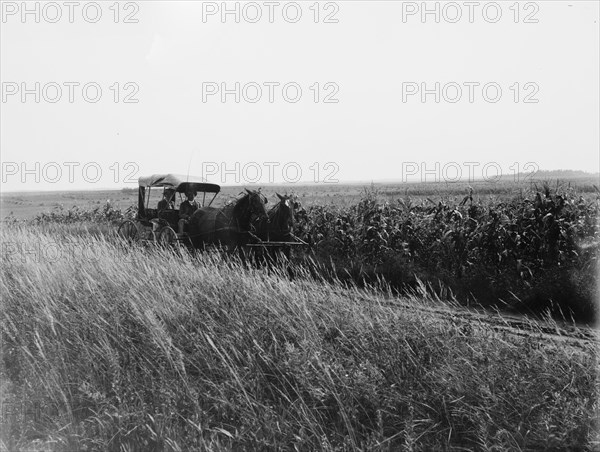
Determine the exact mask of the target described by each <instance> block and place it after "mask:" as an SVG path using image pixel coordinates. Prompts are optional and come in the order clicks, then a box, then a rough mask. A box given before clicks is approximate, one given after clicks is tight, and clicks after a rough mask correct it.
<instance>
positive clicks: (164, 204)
mask: <svg viewBox="0 0 600 452" xmlns="http://www.w3.org/2000/svg"><path fill="white" fill-rule="evenodd" d="M174 196H175V190H173V189H172V188H165V190H164V191H163V199H161V200H160V201H158V213H160V212H162V211H163V210H167V209H174V208H175V199H174Z"/></svg>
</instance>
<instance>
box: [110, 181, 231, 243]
mask: <svg viewBox="0 0 600 452" xmlns="http://www.w3.org/2000/svg"><path fill="white" fill-rule="evenodd" d="M138 185H139V187H138V209H137V215H136V217H135V219H134V220H126V221H124V222H123V223H121V225H120V226H119V230H118V233H119V235H120V236H121V237H123V238H125V239H127V240H128V241H130V242H136V241H146V242H148V241H150V242H158V243H163V244H164V243H173V242H176V241H178V240H181V239H183V238H184V237H182V236H183V235H184V234H178V232H176V231H178V229H179V225H178V223H179V220H180V218H179V216H180V209H179V208H178V207H181V204H183V202H184V201H183V195H184V194H186V193H189V192H192V193H194V194H199V193H202V201H201V207H206V206H210V205H211V204H212V202H213V201H214V199H215V197H216V196H217V194H218V193H219V192H220V191H221V187H220V186H219V185H217V184H212V183H209V182H207V181H206V180H205V179H203V178H201V177H197V176H182V175H177V174H153V175H152V176H147V177H140V178H139V180H138ZM156 192H158V193H159V196H160V198H158V201H157V197H156V196H153V195H155V194H156ZM207 195H208V196H207ZM211 195H212V196H211ZM178 196H179V199H177V197H178ZM207 197H208V199H207ZM161 198H162V199H161ZM151 202H154V203H157V204H156V206H157V207H156V208H153V207H152V205H153V204H151ZM207 202H208V204H207ZM161 203H163V205H162V206H161Z"/></svg>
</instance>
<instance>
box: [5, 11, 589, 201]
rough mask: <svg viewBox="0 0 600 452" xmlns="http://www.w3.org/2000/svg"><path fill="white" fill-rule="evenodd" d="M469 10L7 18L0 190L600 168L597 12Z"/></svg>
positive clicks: (91, 13) (92, 13) (44, 13)
mask: <svg viewBox="0 0 600 452" xmlns="http://www.w3.org/2000/svg"><path fill="white" fill-rule="evenodd" d="M477 3H478V4H477V5H475V4H469V3H468V2H427V7H428V8H429V9H430V11H431V12H430V13H429V14H426V15H425V16H423V15H422V12H423V11H421V9H422V2H416V3H415V2H400V1H397V2H393V1H368V2H367V1H337V2H320V4H317V5H314V2H312V1H311V2H300V3H298V4H294V3H290V2H278V4H269V3H268V2H256V3H251V4H247V3H245V2H227V8H229V9H230V10H231V11H234V12H233V13H230V14H227V15H225V16H224V17H223V16H222V14H221V13H222V7H223V4H222V2H217V3H213V2H196V1H180V2H174V1H170V2H159V1H138V2H129V3H127V2H122V3H120V5H119V8H115V7H114V6H113V7H111V5H112V4H113V2H106V3H103V2H102V3H99V4H98V5H99V7H98V6H97V4H92V3H90V2H79V4H78V5H75V6H69V5H65V4H64V3H63V2H56V3H52V4H47V3H45V2H28V3H27V7H28V8H29V9H30V12H29V13H27V14H25V15H23V11H22V4H21V2H20V1H19V2H2V21H1V23H0V26H1V33H0V38H1V46H0V52H1V69H0V78H1V81H2V103H1V119H0V126H1V131H0V132H1V133H0V137H1V138H0V145H1V151H2V152H1V154H2V155H1V157H2V164H3V167H2V177H3V184H2V187H3V190H22V189H27V190H32V189H33V190H36V189H37V190H57V189H60V190H69V189H94V188H101V187H114V188H119V187H122V186H132V187H133V186H135V183H133V182H132V181H135V180H137V177H139V176H142V175H147V174H152V173H167V172H170V173H183V174H186V173H190V174H196V175H204V176H206V177H207V178H208V179H210V180H211V181H212V182H215V183H221V184H223V183H236V182H239V183H242V184H247V185H249V184H250V183H251V182H253V181H257V182H258V183H260V184H261V185H263V186H264V185H265V184H266V183H267V182H269V181H270V180H272V181H275V182H283V181H286V180H287V181H295V180H298V179H299V180H302V181H315V182H319V183H322V182H323V181H324V180H326V181H330V182H331V181H335V180H339V181H352V180H363V181H365V180H366V181H370V180H375V181H376V180H384V179H388V180H389V179H397V180H401V179H402V178H405V177H406V176H410V177H411V178H412V179H413V180H414V178H419V177H422V176H423V174H422V173H423V170H424V169H426V170H428V171H429V172H430V175H429V179H428V180H433V179H440V178H444V177H446V178H454V177H456V175H457V174H458V172H459V171H461V172H462V173H461V176H462V180H465V179H466V178H467V177H468V176H469V172H471V174H473V175H474V176H476V177H477V176H481V175H482V171H483V168H484V167H485V168H486V171H487V173H488V175H489V174H492V175H493V174H495V173H497V172H498V171H501V172H502V173H503V174H507V173H512V172H515V171H516V170H521V171H528V170H531V169H533V168H539V169H546V170H551V169H574V170H584V171H590V172H596V171H598V169H599V162H600V156H599V149H600V144H599V124H600V118H599V111H600V106H599V92H598V90H599V79H600V76H599V48H598V47H599V44H598V43H599V41H600V38H599V25H598V16H599V6H598V5H599V2H596V1H574V0H571V1H568V2H563V1H551V2H550V1H542V2H519V3H518V4H517V5H516V6H515V5H514V3H515V2H512V1H510V2H499V3H493V2H477ZM70 8H71V9H70ZM236 8H237V9H238V11H239V15H237V17H236V13H235V10H236ZM436 8H437V11H439V15H437V17H436V14H437V13H436ZM38 12H39V14H38ZM99 13H101V16H98V14H99ZM299 13H301V16H298V14H299ZM59 14H60V16H59ZM499 14H501V16H499ZM236 19H237V20H239V23H238V22H236ZM36 20H39V22H36ZM437 20H439V22H438V21H437ZM115 21H116V23H115ZM315 22H316V23H315ZM36 83H39V85H36ZM236 83H239V90H238V89H236V86H237V85H236ZM436 83H439V85H436ZM84 86H85V87H86V88H85V90H84V89H83V88H84ZM284 86H285V89H284ZM438 86H439V89H438V88H437V87H438ZM98 87H99V88H100V89H101V92H98V91H97V89H98ZM57 88H59V89H60V91H59V89H57ZM223 88H225V89H227V90H229V91H228V93H226V95H225V97H224V98H223V97H222V92H221V91H222V89H223ZM257 88H260V91H259V90H258V89H257ZM298 88H300V90H301V92H300V91H298ZM423 88H425V89H426V90H428V91H427V93H426V94H425V96H424V97H423V96H422V94H423V93H422V89H423ZM23 89H26V90H29V92H28V93H26V94H24V93H23ZM459 89H460V91H459ZM498 90H500V91H498ZM236 91H237V92H236ZM70 96H71V97H72V98H71V99H70ZM270 96H272V99H270ZM36 97H38V99H36ZM236 97H239V99H237V100H239V102H236ZM436 97H438V99H436ZM36 100H37V101H39V102H36ZM71 100H72V102H71ZM126 100H127V102H126ZM271 100H272V102H271ZM436 100H438V101H439V102H436ZM471 100H472V102H471ZM132 101H137V102H132ZM326 101H327V102H326ZM336 101H337V102H336ZM236 162H237V163H238V164H239V166H238V167H236ZM436 162H437V163H438V164H439V165H440V166H439V167H436ZM422 163H423V164H424V166H422V165H421V164H422ZM528 163H531V165H530V166H528V167H526V166H525V165H526V164H528ZM36 165H37V166H36ZM532 165H533V166H532ZM84 168H85V171H84ZM436 168H438V169H436ZM490 168H491V169H490ZM24 169H26V170H28V171H29V173H23V170H24ZM223 169H227V170H228V171H229V173H224V172H223ZM259 173H260V174H259ZM259 176H261V177H259ZM36 178H38V179H39V182H36V180H35V179H36ZM236 179H237V180H236Z"/></svg>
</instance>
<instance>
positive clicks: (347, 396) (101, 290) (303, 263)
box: [0, 180, 600, 451]
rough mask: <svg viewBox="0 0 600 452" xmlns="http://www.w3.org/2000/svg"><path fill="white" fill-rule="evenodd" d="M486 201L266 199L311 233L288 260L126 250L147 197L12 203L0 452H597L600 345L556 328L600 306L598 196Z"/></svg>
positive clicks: (502, 189)
mask: <svg viewBox="0 0 600 452" xmlns="http://www.w3.org/2000/svg"><path fill="white" fill-rule="evenodd" d="M592 182H593V181H592ZM471 187H472V188H473V200H470V201H469V200H465V199H464V197H465V195H466V194H468V187H467V185H466V184H465V185H463V186H458V185H451V186H449V185H445V184H443V185H420V184H413V185H400V184H375V185H374V186H372V187H370V186H369V185H361V184H356V185H332V186H298V187H294V189H293V190H291V189H290V187H268V188H265V189H264V193H265V194H267V196H268V197H269V198H270V202H271V203H274V202H275V200H276V197H275V196H274V193H275V192H288V193H290V192H292V191H293V192H294V193H295V194H296V195H297V197H298V199H299V200H300V201H301V203H302V205H303V206H305V208H306V210H304V209H302V210H301V211H300V212H298V215H299V218H298V222H297V223H296V226H297V228H298V233H299V234H301V233H302V234H304V235H303V237H305V238H306V239H307V240H309V239H314V240H313V241H312V245H311V250H310V252H308V251H307V256H303V257H304V259H301V258H300V257H302V256H300V257H299V256H293V259H292V260H291V261H289V262H285V263H284V264H283V265H282V266H278V265H271V266H263V265H258V266H254V265H248V264H247V263H244V262H242V261H240V260H239V259H237V258H236V257H235V256H228V255H224V254H222V253H219V252H217V251H216V250H212V251H205V252H202V253H194V252H190V251H189V250H187V249H183V248H182V249H179V248H175V249H171V248H166V249H165V248H162V247H160V246H157V245H156V246H155V245H153V244H146V245H144V244H139V243H134V244H130V243H126V242H124V241H123V240H121V239H120V238H119V237H117V235H116V234H115V231H116V229H117V227H118V222H119V221H121V218H122V217H119V216H117V218H118V219H115V218H113V217H111V216H110V215H108V214H107V213H104V214H103V213H102V212H103V209H104V208H105V207H106V205H107V204H106V201H107V200H109V199H110V205H111V206H112V207H113V208H114V209H117V210H116V211H115V212H116V213H118V214H119V215H121V214H122V212H121V211H125V210H126V209H127V208H128V207H130V206H131V205H132V204H135V203H136V201H137V193H136V192H135V191H131V190H129V191H118V190H115V191H97V192H90V191H88V192H73V193H64V192H63V193H59V192H56V193H43V194H36V193H20V194H3V196H2V215H3V218H6V217H7V216H10V217H11V218H13V219H17V220H20V221H13V220H11V221H9V222H8V223H5V226H7V227H3V228H2V231H1V232H0V236H1V242H2V252H3V256H2V261H1V263H0V274H1V278H0V293H1V295H2V304H1V309H0V322H1V323H2V325H3V326H4V328H3V329H2V350H1V351H2V366H1V367H0V380H1V382H2V384H1V386H0V398H1V404H2V417H1V419H0V420H1V425H0V430H1V436H0V449H2V450H5V449H6V450H31V451H48V450H50V451H75V450H111V451H112V450H114V451H122V450H140V451H141V450H156V451H159V450H161V451H162V450H165V451H187V450H207V451H208V450H307V451H308V450H324V451H354V450H356V451H371V450H373V451H396V450H407V451H410V450H490V451H492V450H589V451H592V450H597V448H598V447H599V446H600V436H599V430H598V427H599V426H598V416H599V415H600V406H599V405H598V400H599V397H598V395H599V388H598V358H599V357H600V356H599V345H600V336H599V335H598V331H597V330H596V329H594V328H593V326H591V325H590V324H589V322H587V323H588V324H587V325H582V324H580V323H576V322H574V321H572V320H568V317H569V316H566V317H567V320H557V319H553V318H552V317H551V314H552V315H554V314H556V313H557V312H563V311H562V310H563V309H564V311H565V312H572V313H577V312H579V313H592V314H593V313H594V312H595V311H594V306H593V298H590V297H593V296H594V295H593V294H594V293H595V292H594V290H595V289H594V287H595V284H596V281H595V276H594V275H596V274H597V272H596V269H597V267H596V266H597V261H598V258H597V251H594V250H596V249H597V245H596V241H597V232H596V231H597V229H596V225H595V221H596V220H597V218H596V217H594V215H596V213H597V200H596V196H597V195H596V194H595V192H594V188H593V185H592V183H591V182H590V181H581V180H579V181H577V182H574V181H571V187H569V182H560V183H559V184H558V185H555V188H553V189H552V190H550V189H549V188H548V186H546V188H544V187H541V186H540V187H538V188H539V189H540V190H542V194H541V195H540V192H536V191H535V187H533V188H534V190H531V188H532V187H528V186H525V185H523V186H514V184H513V185H511V184H510V183H503V184H495V185H489V184H487V185H485V184H480V185H477V184H471ZM573 187H575V189H576V190H577V192H576V193H575V192H571V191H570V190H571V189H572V188H573ZM546 189H547V191H546V194H545V195H544V194H543V193H544V190H546ZM240 191H241V188H240V187H226V188H225V189H224V190H223V192H222V193H221V194H220V195H219V198H218V199H219V202H218V203H217V205H221V204H222V203H224V202H225V201H226V200H228V199H230V197H233V196H235V195H237V194H239V193H240ZM427 198H430V199H431V201H428V200H427ZM525 198H527V199H525ZM399 199H400V201H399ZM382 201H389V203H383V202H382ZM412 202H414V204H412ZM60 205H62V206H63V208H64V211H63V213H61V214H60V215H56V216H46V217H41V219H40V218H38V220H37V221H27V219H32V218H34V217H36V216H37V215H38V214H39V213H40V211H42V212H43V211H46V212H48V211H51V210H52V209H54V208H55V207H56V206H60ZM73 206H76V207H77V208H78V209H80V210H81V211H84V212H87V211H89V210H93V209H96V208H100V209H99V210H100V213H99V214H98V215H95V216H92V217H91V218H94V219H95V220H94V222H91V221H90V220H89V219H87V220H81V219H77V218H78V217H76V218H75V219H73V217H71V216H69V215H68V213H69V212H70V211H71V210H73ZM108 213H114V212H112V211H110V212H108ZM549 213H551V215H552V216H555V217H556V221H554V220H553V221H549V220H548V219H549V218H551V216H549ZM473 223H477V227H473ZM561 232H562V235H561ZM521 236H523V237H522V238H520V237H521ZM580 236H581V237H580ZM465 237H466V239H465ZM556 237H558V238H559V239H556ZM560 237H562V239H561V238H560ZM517 238H518V240H517ZM511 240H512V241H511ZM582 243H583V245H582ZM590 244H591V245H590ZM584 245H585V246H584ZM595 247H596V248H595ZM575 251H577V253H574V252H575ZM486 253H487V254H486ZM498 256H500V258H498ZM384 258H385V259H384ZM516 259H519V260H518V261H517V262H516V263H518V265H515V261H516ZM524 268H527V270H524ZM370 272H371V273H370ZM370 277H372V278H371V279H369V278H370ZM388 277H390V281H391V280H392V279H393V278H398V279H399V280H400V281H401V282H402V281H404V280H405V279H407V278H412V279H411V280H410V281H409V283H408V284H407V285H408V287H412V290H406V291H403V292H398V291H397V290H393V288H392V286H391V285H388V283H387V282H385V281H384V280H386V278H388ZM444 278H445V279H444ZM482 284H489V286H485V285H482ZM500 285H503V286H502V287H499V288H498V286H500ZM398 287H401V286H398ZM540 287H541V288H542V289H544V290H545V292H544V291H541V292H539V293H537V292H536V291H538V290H540ZM565 287H567V289H566V290H565ZM492 288H494V290H496V289H501V290H505V291H510V292H511V293H513V294H518V295H519V296H521V295H522V294H523V295H527V294H530V293H534V292H535V293H536V294H537V295H536V296H538V298H539V299H540V300H545V301H548V300H550V302H549V304H547V305H543V306H542V308H540V305H537V304H535V303H533V302H532V303H533V304H530V305H528V306H529V309H530V310H533V309H538V311H537V312H536V314H539V315H538V316H537V317H535V318H534V317H533V316H524V315H518V314H516V313H514V312H513V313H511V314H508V313H506V312H501V311H499V310H496V308H493V309H492V308H490V307H489V306H488V308H487V309H483V307H482V304H483V302H482V303H475V302H476V301H482V300H483V295H485V294H491V295H493V296H494V297H496V296H498V294H499V293H500V292H498V293H495V292H494V293H492ZM460 289H464V291H467V292H468V293H469V294H471V295H472V294H473V293H477V292H475V290H476V289H479V291H480V292H478V293H480V294H482V298H480V299H479V300H477V299H475V300H473V299H472V297H471V298H467V299H466V300H467V301H469V300H470V303H471V304H472V305H471V306H466V304H469V303H465V300H462V299H461V300H459V299H457V298H456V297H455V295H453V293H452V291H455V292H454V293H457V294H458V293H460ZM590 294H592V295H590ZM544 297H546V298H544ZM548 297H549V298H548ZM561 297H562V298H561ZM577 297H579V298H577ZM576 298H577V300H578V301H577V303H579V304H577V303H575V302H574V301H573V300H575V299H576ZM532 300H533V301H535V300H538V299H537V298H532ZM565 300H566V301H565ZM590 300H592V301H590ZM474 301H475V302H474ZM538 301H539V300H538ZM518 302H519V303H520V304H525V303H526V302H529V301H528V300H527V299H525V298H524V299H523V300H522V301H518ZM555 308H556V309H555ZM568 309H572V311H568ZM577 309H579V311H577ZM584 323H585V322H584Z"/></svg>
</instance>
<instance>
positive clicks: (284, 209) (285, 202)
mask: <svg viewBox="0 0 600 452" xmlns="http://www.w3.org/2000/svg"><path fill="white" fill-rule="evenodd" d="M275 194H276V195H277V197H278V198H279V204H278V206H277V211H276V212H275V215H276V216H277V218H276V219H275V221H276V222H277V227H279V228H280V229H281V230H282V231H285V232H291V231H292V230H293V229H294V209H295V207H296V205H297V203H295V202H294V201H293V199H292V196H291V195H285V196H282V195H280V194H279V193H275ZM273 220H274V219H272V220H271V221H273Z"/></svg>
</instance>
